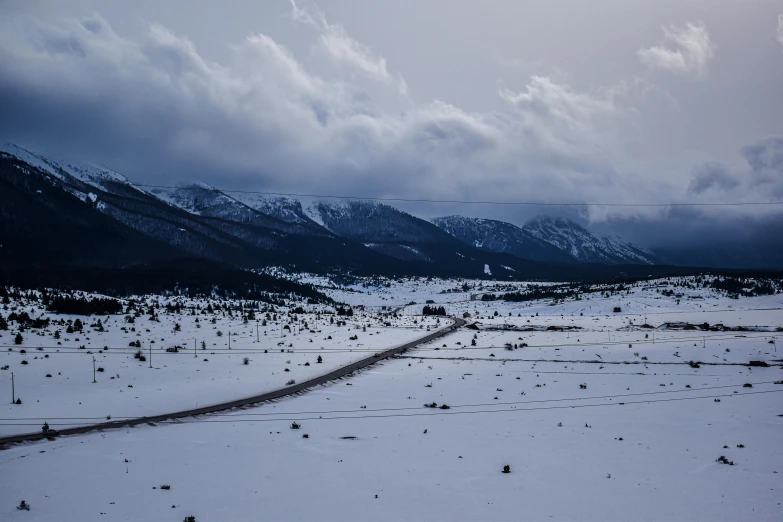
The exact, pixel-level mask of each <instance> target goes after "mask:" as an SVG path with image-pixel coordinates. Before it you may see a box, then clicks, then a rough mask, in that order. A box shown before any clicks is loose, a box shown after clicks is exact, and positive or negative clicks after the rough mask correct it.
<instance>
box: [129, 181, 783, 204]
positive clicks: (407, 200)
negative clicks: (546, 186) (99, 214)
mask: <svg viewBox="0 0 783 522" xmlns="http://www.w3.org/2000/svg"><path fill="white" fill-rule="evenodd" d="M135 186H137V187H148V188H162V189H176V190H188V189H190V190H212V191H214V192H224V193H228V194H259V195H263V196H288V197H297V198H320V199H348V200H369V201H399V202H404V203H454V204H459V205H519V206H532V207H736V206H753V205H783V201H745V202H733V203H576V202H570V203H540V202H536V201H470V200H462V199H429V198H388V197H386V198H384V197H365V196H361V197H360V196H344V195H333V194H329V195H327V194H301V193H296V192H269V191H261V190H239V189H233V190H229V189H218V188H215V187H212V188H211V189H205V187H187V186H186V187H177V186H173V185H151V184H136V185H135Z"/></svg>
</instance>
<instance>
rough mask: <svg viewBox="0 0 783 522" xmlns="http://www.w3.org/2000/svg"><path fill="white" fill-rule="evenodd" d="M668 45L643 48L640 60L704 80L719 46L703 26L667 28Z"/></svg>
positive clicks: (692, 24)
mask: <svg viewBox="0 0 783 522" xmlns="http://www.w3.org/2000/svg"><path fill="white" fill-rule="evenodd" d="M663 34H664V43H663V44H661V45H655V46H652V47H649V48H645V49H640V50H639V52H638V55H639V58H640V59H641V60H642V62H644V63H645V64H647V65H649V66H650V67H654V68H658V69H664V70H668V71H672V72H674V73H678V74H683V75H688V76H692V77H695V78H702V77H704V76H705V75H706V73H707V64H708V63H709V61H710V60H711V59H712V57H713V55H714V54H715V45H714V44H713V43H712V41H711V40H710V33H709V32H708V31H707V28H706V27H704V25H703V24H694V23H687V24H685V25H684V26H682V27H677V26H674V25H672V26H669V27H664V28H663Z"/></svg>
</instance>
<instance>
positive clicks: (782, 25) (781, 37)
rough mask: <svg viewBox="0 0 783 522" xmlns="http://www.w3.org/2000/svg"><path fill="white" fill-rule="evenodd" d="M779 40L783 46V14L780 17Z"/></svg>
mask: <svg viewBox="0 0 783 522" xmlns="http://www.w3.org/2000/svg"><path fill="white" fill-rule="evenodd" d="M777 40H778V43H779V44H780V45H783V14H779V15H778V31H777Z"/></svg>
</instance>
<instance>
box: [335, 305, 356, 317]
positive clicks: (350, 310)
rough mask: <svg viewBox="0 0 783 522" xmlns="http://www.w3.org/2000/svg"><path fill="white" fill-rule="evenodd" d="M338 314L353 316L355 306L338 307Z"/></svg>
mask: <svg viewBox="0 0 783 522" xmlns="http://www.w3.org/2000/svg"><path fill="white" fill-rule="evenodd" d="M337 315H344V316H346V317H353V308H351V307H348V308H343V307H342V306H338V307H337Z"/></svg>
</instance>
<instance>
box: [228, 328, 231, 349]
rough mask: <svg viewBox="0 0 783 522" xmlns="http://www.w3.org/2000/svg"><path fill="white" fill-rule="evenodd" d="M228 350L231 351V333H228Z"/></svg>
mask: <svg viewBox="0 0 783 522" xmlns="http://www.w3.org/2000/svg"><path fill="white" fill-rule="evenodd" d="M228 349H229V350H230V349H231V332H228Z"/></svg>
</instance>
